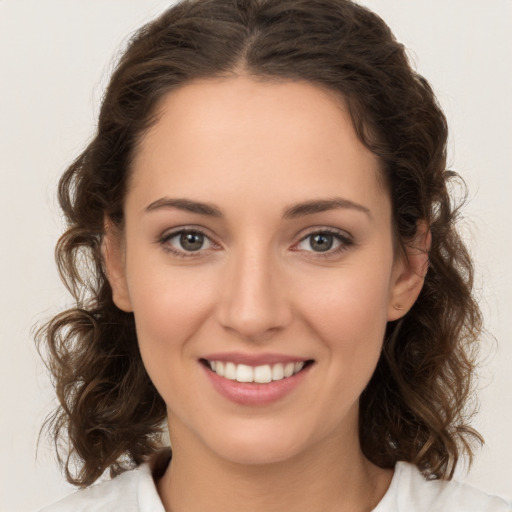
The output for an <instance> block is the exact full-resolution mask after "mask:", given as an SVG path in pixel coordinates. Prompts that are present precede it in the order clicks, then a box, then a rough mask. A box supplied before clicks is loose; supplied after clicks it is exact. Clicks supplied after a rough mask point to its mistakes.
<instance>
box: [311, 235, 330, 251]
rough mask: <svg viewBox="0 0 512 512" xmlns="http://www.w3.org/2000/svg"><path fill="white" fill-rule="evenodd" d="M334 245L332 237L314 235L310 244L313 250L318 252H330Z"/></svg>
mask: <svg viewBox="0 0 512 512" xmlns="http://www.w3.org/2000/svg"><path fill="white" fill-rule="evenodd" d="M332 244H333V236H332V235H314V236H313V237H312V238H311V241H310V242H309V245H310V246H311V249H313V250H315V251H318V252H324V251H328V250H329V249H330V248H331V247H332Z"/></svg>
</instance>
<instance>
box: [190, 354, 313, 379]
mask: <svg viewBox="0 0 512 512" xmlns="http://www.w3.org/2000/svg"><path fill="white" fill-rule="evenodd" d="M200 362H201V363H202V364H203V365H204V366H205V367H206V368H207V369H208V370H209V371H211V372H213V373H215V374H217V375H218V376H219V377H224V378H225V379H228V380H232V381H237V382H240V383H255V384H268V383H271V382H276V381H280V380H285V379H289V378H290V377H294V376H295V375H297V374H298V373H300V372H302V371H304V370H305V369H306V368H307V367H309V366H311V365H312V364H313V363H314V361H313V360H312V359H309V360H306V361H295V362H292V361H290V362H287V363H275V364H262V365H258V366H251V365H247V364H237V363H235V362H233V361H218V360H209V359H201V360H200Z"/></svg>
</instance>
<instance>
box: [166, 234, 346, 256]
mask: <svg viewBox="0 0 512 512" xmlns="http://www.w3.org/2000/svg"><path fill="white" fill-rule="evenodd" d="M186 234H193V235H202V236H203V237H204V238H205V239H208V240H209V241H210V243H211V244H212V245H214V246H217V244H215V242H213V241H212V240H211V239H210V237H209V236H208V235H207V234H206V233H205V232H204V231H202V230H201V229H199V228H181V229H178V230H176V231H172V232H170V233H166V234H164V235H163V236H161V237H160V238H159V239H158V241H157V242H158V243H159V244H160V245H161V246H162V248H163V250H164V251H166V252H168V253H170V254H172V255H174V256H177V257H178V258H194V257H198V256H200V254H201V252H202V249H199V250H198V251H188V252H187V251H178V250H176V249H174V248H172V246H170V245H169V244H168V242H169V240H172V239H173V238H175V237H177V236H181V235H186ZM315 235H330V236H333V237H334V238H335V239H336V240H337V241H338V242H339V243H340V245H339V247H337V248H336V249H334V250H327V251H325V252H317V251H307V252H311V253H312V254H314V255H315V256H314V257H315V258H333V257H335V256H338V255H340V254H341V253H343V252H345V251H346V250H347V249H348V248H349V247H351V246H353V245H354V241H353V240H352V238H351V237H350V236H348V235H345V234H342V233H341V232H339V231H337V230H335V229H332V228H322V229H318V230H316V231H312V232H310V233H308V234H307V235H305V236H303V237H302V238H301V239H300V240H299V242H298V243H297V244H295V245H298V244H300V243H302V242H304V241H305V240H307V239H308V238H310V237H313V236H315Z"/></svg>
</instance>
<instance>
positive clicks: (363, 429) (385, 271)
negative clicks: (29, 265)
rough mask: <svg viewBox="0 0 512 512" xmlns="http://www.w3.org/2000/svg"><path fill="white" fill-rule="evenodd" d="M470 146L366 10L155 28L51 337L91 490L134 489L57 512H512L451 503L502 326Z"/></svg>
mask: <svg viewBox="0 0 512 512" xmlns="http://www.w3.org/2000/svg"><path fill="white" fill-rule="evenodd" d="M446 138H447V128H446V121H445V118H444V116H443V114H442V112H441V111H440V109H439V107H438V105H437V102H436V100H435V97H434V94H433V92H432V90H431V88H430V87H429V85H428V83H427V82H426V81H425V79H424V78H423V77H421V76H419V75H418V74H416V73H415V72H414V71H413V70H412V69H411V67H410V66H409V63H408V61H407V59H406V56H405V53H404V49H403V47H402V46H401V45H400V44H399V43H397V42H396V40H395V39H394V37H393V36H392V34H391V32H390V30H389V28H388V27H387V26H386V25H385V24H384V22H383V21H382V20H381V19H380V18H378V17H377V16H376V15H374V14H373V13H371V12H369V11H368V10H366V9H364V8H362V7H360V6H358V5H356V4H354V3H352V2H349V1H346V0H293V1H285V0H284V1H277V0H259V1H258V0H252V1H250V0H244V1H242V0H230V1H225V0H202V1H185V2H181V3H179V4H178V5H176V6H175V7H173V8H171V9H169V10H168V11H167V12H166V13H164V14H163V15H162V16H161V17H160V18H159V19H157V20H156V21H154V22H153V23H151V24H149V25H147V26H146V27H143V28H142V29H141V30H140V31H139V33H138V34H137V36H136V37H135V38H134V39H133V41H132V43H131V44H130V46H129V48H128V49H127V51H126V52H125V54H124V56H123V57H122V58H121V61H120V62H119V65H118V67H117V69H116V71H115V72H114V74H113V76H112V79H111V82H110V84H109V87H108V89H107V92H106V95H105V98H104V102H103V105H102V109H101V113H100V119H99V123H98V133H97V135H96V137H95V139H94V140H93V141H92V142H91V144H90V145H89V147H88V148H87V149H86V150H85V151H84V153H83V154H82V155H80V157H79V158H78V159H77V160H76V161H75V163H74V164H73V165H72V166H71V167H70V168H69V169H68V171H67V172H66V173H65V175H64V176H63V178H62V179H61V182H60V189H59V195H60V202H61V205H62V208H63V210H64V212H65V214H66V216H67V219H68V222H69V229H68V231H66V233H65V234H64V235H63V237H62V238H61V240H60V242H59V245H58V249H57V254H58V257H59V265H60V271H61V274H62V275H63V276H64V278H65V279H66V281H67V283H68V285H69V289H70V290H71V292H72V293H73V294H74V297H75V298H76V301H77V304H76V308H73V309H71V310H68V311H65V312H63V313H62V314H60V315H59V316H57V317H56V318H54V319H53V320H52V321H51V322H50V323H49V324H48V325H47V327H46V330H45V340H46V343H47V346H48V348H49V354H50V361H49V363H50V367H51V368H52V371H53V373H54V376H55V381H56V389H57V394H58V397H59V400H60V403H61V409H60V410H59V411H58V412H57V413H56V415H55V416H54V417H53V422H52V424H51V426H52V428H53V432H54V435H55V439H56V440H57V441H58V440H59V439H60V437H61V434H65V435H66V436H67V438H68V439H69V451H68V452H67V454H65V455H64V458H63V459H62V461H63V463H64V465H65V468H66V471H67V476H68V480H69V481H71V482H73V483H75V484H77V485H79V486H81V487H86V486H89V485H91V484H92V483H94V482H95V481H96V480H97V479H98V478H99V477H100V476H101V474H102V473H103V472H104V471H105V470H107V469H109V470H110V472H111V474H112V475H113V476H115V475H119V474H120V473H123V474H121V475H120V476H115V478H114V479H113V480H112V481H109V482H106V483H103V484H101V485H99V486H94V487H92V488H90V489H87V490H84V491H79V492H78V493H77V494H75V495H73V496H71V497H70V498H67V499H65V500H63V501H62V502H61V503H59V504H57V505H55V506H54V507H50V508H49V509H48V510H51V511H58V510H114V509H116V510H117V509H130V508H131V509H133V510H140V511H149V510H158V511H164V510H166V511H173V512H180V511H195V510H206V509H207V510H223V511H229V510H231V509H233V510H234V509H236V510H244V511H252V510H283V509H287V510H294V511H301V510H304V511H305V510H308V511H311V510H326V511H328V510H333V511H334V510H336V511H338V510H339V511H342V510H350V511H363V510H364V511H367V510H376V511H379V512H384V511H388V510H389V511H391V510H404V511H405V510H407V511H423V510H425V511H426V510H434V509H435V510H450V511H452V510H464V511H468V510H479V511H480V510H492V511H501V510H503V511H505V510H509V506H508V505H507V504H506V503H505V502H504V501H503V500H501V499H500V498H495V497H489V496H487V495H485V494H484V493H481V492H480V491H477V490H475V489H472V488H470V487H468V486H463V485H460V484H457V483H455V482H452V481H450V479H451V477H452V476H453V472H454V470H455V467H456V465H457V463H458V461H459V459H460V457H461V456H462V455H464V454H466V455H468V456H471V453H472V452H471V444H472V442H473V441H478V440H480V437H479V435H478V434H477V433H476V432H475V431H474V430H473V429H472V428H471V427H470V426H469V425H468V422H467V419H466V417H465V412H466V411H465V406H466V402H467V398H468V395H469V393H470V391H471V376H472V371H473V367H474V357H475V347H474V345H475V340H476V339H477V336H478V334H479V331H480V328H481V316H480V312H479V309H478V306H477V304H476V303H475V301H474V298H473V296H472V291H471V288H472V263H471V260H470V258H469V256H468V253H467V251H466V248H465V247H464V245H463V243H462V241H461V240H460V238H459V236H458V234H457V232H456V230H455V229H454V226H453V224H454V220H455V218H456V213H457V209H456V207H454V205H453V204H452V202H451V200H450V197H449V194H448V191H447V186H448V182H449V181H450V179H452V178H454V174H453V173H451V172H449V171H446V169H445V167H446V162H445V160H446ZM166 422H167V423H168V428H169V437H170V444H171V446H172V462H171V452H170V450H165V449H163V448H162V447H163V446H164V443H163V441H162V433H163V431H164V429H165V424H166ZM73 464H78V465H77V466H76V471H73V467H74V466H73ZM127 470H128V471H127Z"/></svg>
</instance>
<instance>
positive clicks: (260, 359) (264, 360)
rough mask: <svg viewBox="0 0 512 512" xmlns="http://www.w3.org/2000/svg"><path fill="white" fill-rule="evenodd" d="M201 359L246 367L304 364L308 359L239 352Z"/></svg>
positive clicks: (218, 354)
mask: <svg viewBox="0 0 512 512" xmlns="http://www.w3.org/2000/svg"><path fill="white" fill-rule="evenodd" d="M202 359H207V360H208V361H223V362H231V363H235V364H245V365H247V366H262V365H265V364H269V365H272V364H278V363H281V364H286V363H300V362H306V361H309V360H310V359H308V358H305V357H300V356H292V355H287V354H273V353H263V354H244V353H241V352H218V353H215V354H208V355H206V356H204V357H203V358H202Z"/></svg>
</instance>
